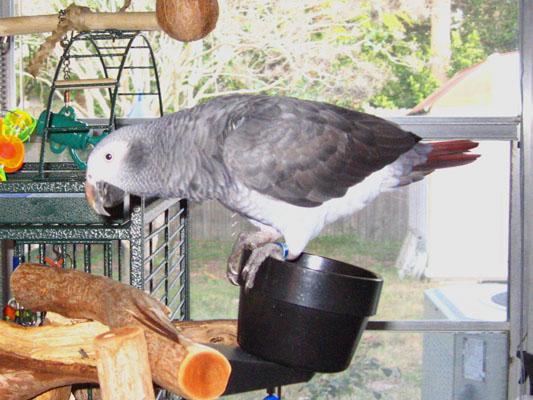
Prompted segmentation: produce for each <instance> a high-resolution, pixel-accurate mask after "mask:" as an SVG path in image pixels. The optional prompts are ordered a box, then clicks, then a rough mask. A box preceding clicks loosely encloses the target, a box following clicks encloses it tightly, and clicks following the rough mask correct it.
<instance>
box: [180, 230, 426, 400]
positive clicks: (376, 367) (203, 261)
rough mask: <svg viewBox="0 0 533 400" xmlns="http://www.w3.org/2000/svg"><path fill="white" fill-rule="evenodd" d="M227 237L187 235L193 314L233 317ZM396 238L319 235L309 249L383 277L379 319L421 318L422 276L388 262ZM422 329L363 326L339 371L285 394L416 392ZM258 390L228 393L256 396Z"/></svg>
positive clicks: (396, 399)
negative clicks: (404, 274)
mask: <svg viewBox="0 0 533 400" xmlns="http://www.w3.org/2000/svg"><path fill="white" fill-rule="evenodd" d="M231 246H232V243H230V242H222V241H198V240H191V253H190V254H191V258H190V261H191V310H192V317H193V319H213V318H236V317H237V308H238V295H239V290H238V288H237V287H235V286H232V285H231V284H229V282H228V281H227V280H226V277H225V271H226V259H227V257H228V255H229V253H230V251H231ZM399 247H400V244H399V243H369V242H364V241H362V240H360V239H359V238H358V237H357V236H354V235H339V236H323V237H319V238H317V239H315V240H314V241H313V242H311V243H310V245H309V246H308V248H307V251H308V252H310V253H315V254H319V255H322V256H326V257H330V258H334V259H337V260H342V261H345V262H348V263H351V264H355V265H358V266H360V267H363V268H367V269H370V270H372V271H374V272H376V273H378V274H380V275H381V276H382V277H383V278H384V281H385V283H384V288H383V292H382V296H381V299H380V305H379V310H378V315H377V316H376V318H379V319H410V318H421V317H422V312H423V301H422V300H423V291H424V290H425V289H427V288H429V287H431V286H430V284H429V283H427V282H421V281H418V280H411V279H400V278H399V277H398V274H397V271H396V269H395V268H394V267H393V264H394V260H395V258H396V255H397V254H398V251H399ZM421 356H422V335H421V334H412V333H389V332H371V331H367V332H365V334H364V336H363V339H362V341H361V343H360V345H359V347H358V349H357V351H356V355H355V357H354V360H353V362H352V365H351V367H350V368H349V369H348V370H346V371H344V372H342V373H339V374H317V375H316V376H315V377H314V378H313V380H312V381H311V382H309V383H307V384H301V385H293V386H291V387H287V388H286V389H285V398H287V399H302V400H303V399H362V400H366V399H368V400H374V399H391V400H413V399H417V398H420V379H421V373H420V364H421ZM262 395H263V393H252V394H244V395H237V396H231V398H233V399H260V398H262Z"/></svg>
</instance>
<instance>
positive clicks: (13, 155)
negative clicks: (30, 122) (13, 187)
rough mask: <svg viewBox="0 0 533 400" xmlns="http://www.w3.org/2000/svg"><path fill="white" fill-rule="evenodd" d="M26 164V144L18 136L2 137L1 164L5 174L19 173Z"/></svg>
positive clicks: (0, 141) (0, 148)
mask: <svg viewBox="0 0 533 400" xmlns="http://www.w3.org/2000/svg"><path fill="white" fill-rule="evenodd" d="M23 163H24V144H23V143H22V140H20V139H19V138H18V136H11V135H0V164H2V165H3V166H4V171H5V172H15V171H18V170H19V169H20V168H21V167H22V164H23Z"/></svg>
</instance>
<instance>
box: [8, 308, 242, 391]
mask: <svg viewBox="0 0 533 400" xmlns="http://www.w3.org/2000/svg"><path fill="white" fill-rule="evenodd" d="M47 318H50V319H51V320H52V321H53V322H52V323H51V324H50V325H48V326H44V327H32V328H28V327H22V326H20V325H16V324H13V323H10V322H6V321H0V360H2V362H1V363H0V364H1V365H0V375H1V376H2V379H0V399H2V400H27V399H29V398H32V397H35V396H37V395H38V394H40V393H43V392H46V391H47V390H50V389H52V388H55V387H59V386H65V385H71V384H76V383H97V381H98V377H97V371H96V350H95V347H94V339H95V338H96V336H98V335H101V334H104V333H106V332H108V327H107V326H105V325H103V324H101V323H99V322H96V321H85V322H79V321H72V320H68V319H65V318H61V317H58V316H57V315H53V313H48V315H47ZM175 324H176V327H177V328H178V329H179V330H180V331H182V332H183V333H185V334H191V336H192V337H194V338H195V339H198V340H199V341H201V342H203V343H224V344H230V345H231V344H232V343H233V344H235V341H234V340H233V339H231V338H234V337H235V335H236V326H237V323H236V321H235V320H220V321H188V322H176V323H175ZM221 337H223V338H230V339H224V340H223V341H220V338H221ZM160 356H161V355H160V354H156V355H155V357H156V358H157V357H160ZM150 358H154V356H153V355H150ZM202 360H203V361H204V362H208V361H209V360H208V359H206V358H205V357H204V358H200V361H199V362H202ZM151 364H153V363H152V362H151ZM172 365H174V367H175V369H176V370H179V369H180V366H179V365H178V364H177V363H176V364H172ZM192 367H194V362H193V363H192ZM167 368H168V367H167ZM189 368H191V364H189ZM200 370H201V368H200V369H198V371H200ZM209 371H211V370H210V369H208V370H207V373H209ZM157 374H158V372H157V371H154V370H153V368H152V377H153V378H154V377H155V376H157ZM200 374H201V373H200ZM183 375H184V376H185V378H184V379H185V380H187V379H188V378H186V377H187V376H190V375H191V374H190V373H184V374H183ZM193 375H194V373H193ZM182 378H183V377H182ZM205 379H206V378H205V377H200V380H201V381H202V382H203V380H205ZM154 380H155V378H154ZM190 380H191V379H189V381H190ZM195 384H198V382H196V383H194V382H193V383H192V386H194V385H195ZM189 385H191V384H190V383H189ZM173 386H176V385H173ZM185 386H186V387H187V382H186V383H185ZM166 389H168V390H171V391H172V389H171V388H168V387H166ZM217 390H218V389H217ZM191 392H193V393H192V394H193V395H196V397H194V396H191V397H188V398H212V397H207V396H205V397H202V396H201V393H200V395H198V393H197V392H198V390H196V389H194V390H191Z"/></svg>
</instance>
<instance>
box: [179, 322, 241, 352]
mask: <svg viewBox="0 0 533 400" xmlns="http://www.w3.org/2000/svg"><path fill="white" fill-rule="evenodd" d="M174 325H175V326H176V327H177V328H178V330H179V331H180V332H181V333H182V334H183V335H185V336H187V337H188V338H189V339H191V340H193V341H195V342H196V343H202V344H223V345H226V346H232V347H237V346H238V344H237V321H236V320H234V319H213V320H209V321H175V322H174Z"/></svg>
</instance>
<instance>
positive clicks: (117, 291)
mask: <svg viewBox="0 0 533 400" xmlns="http://www.w3.org/2000/svg"><path fill="white" fill-rule="evenodd" d="M11 289H12V292H13V294H14V296H15V297H16V298H17V301H18V302H19V303H20V304H21V305H22V306H24V307H26V308H29V309H32V310H35V311H53V312H56V313H59V314H62V315H64V316H66V317H70V318H88V319H93V320H96V321H99V322H101V323H102V324H104V325H107V326H108V327H110V328H120V327H124V326H139V327H141V328H143V329H144V331H145V335H146V342H147V346H148V353H149V360H150V368H151V370H152V378H153V380H154V381H155V382H156V383H157V384H158V385H159V386H161V387H163V388H165V389H167V390H170V391H171V392H174V393H176V394H178V395H180V396H182V397H186V398H189V399H210V398H215V397H218V396H220V395H221V394H222V393H223V392H224V390H225V388H226V385H227V382H228V379H229V375H230V373H231V366H230V364H229V362H228V360H227V359H226V358H225V357H224V356H223V355H222V354H221V353H219V352H218V351H216V350H213V349H212V348H209V347H206V346H204V345H201V344H198V343H195V342H194V341H192V340H191V339H189V338H187V337H186V336H184V335H182V334H181V333H180V332H179V331H178V329H176V327H175V326H174V325H173V324H172V323H171V322H170V320H169V319H168V317H167V313H168V309H167V307H165V306H164V305H162V304H161V303H159V302H158V301H156V300H154V299H153V298H151V297H150V296H148V295H147V294H146V293H144V292H142V291H141V290H138V289H135V288H133V287H131V286H128V285H124V284H121V283H119V282H116V281H113V280H111V279H109V278H105V277H99V276H94V275H90V274H86V273H84V272H80V271H76V270H64V269H59V268H50V267H46V266H42V265H38V264H23V265H21V266H19V267H18V268H17V269H16V270H15V272H14V273H13V274H12V275H11ZM89 381H90V380H89ZM78 382H86V381H83V380H82V381H78ZM69 383H71V382H67V383H65V384H69ZM0 394H1V392H0ZM0 398H2V397H1V396H0Z"/></svg>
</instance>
